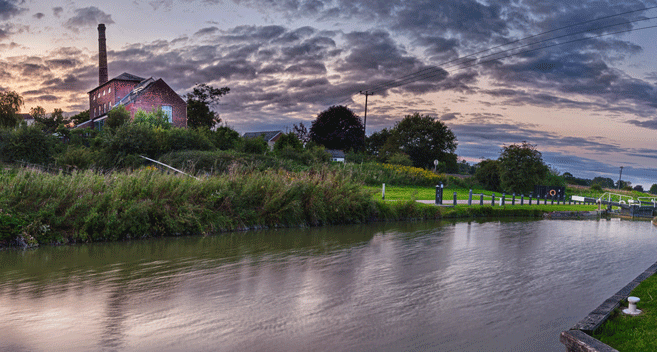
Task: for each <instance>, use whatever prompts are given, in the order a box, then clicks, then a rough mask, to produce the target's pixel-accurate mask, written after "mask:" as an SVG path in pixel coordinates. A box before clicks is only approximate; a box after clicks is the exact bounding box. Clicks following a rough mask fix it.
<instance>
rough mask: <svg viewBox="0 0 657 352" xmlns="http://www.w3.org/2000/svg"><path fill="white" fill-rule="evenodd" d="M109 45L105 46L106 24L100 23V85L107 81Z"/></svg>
mask: <svg viewBox="0 0 657 352" xmlns="http://www.w3.org/2000/svg"><path fill="white" fill-rule="evenodd" d="M107 79H108V78H107V47H106V46H105V25H104V24H102V23H101V24H99V25H98V85H99V86H100V85H103V83H105V82H107Z"/></svg>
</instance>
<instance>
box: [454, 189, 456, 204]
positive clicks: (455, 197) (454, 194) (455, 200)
mask: <svg viewBox="0 0 657 352" xmlns="http://www.w3.org/2000/svg"><path fill="white" fill-rule="evenodd" d="M454 206H456V191H454Z"/></svg>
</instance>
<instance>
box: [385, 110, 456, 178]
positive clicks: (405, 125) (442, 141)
mask: <svg viewBox="0 0 657 352" xmlns="http://www.w3.org/2000/svg"><path fill="white" fill-rule="evenodd" d="M393 133H394V135H395V136H396V137H397V138H398V143H399V149H400V150H401V151H402V152H404V153H406V154H408V156H409V157H410V158H411V160H413V166H415V167H422V168H433V166H434V165H433V161H434V160H438V161H439V163H440V164H439V165H440V166H439V167H441V168H442V170H443V171H456V170H458V166H457V165H456V160H457V156H456V154H455V152H456V145H457V142H456V136H454V133H452V131H451V130H450V129H449V128H448V127H447V126H446V125H445V124H444V123H443V122H441V121H440V120H436V119H435V118H433V117H431V116H426V115H421V114H418V113H415V114H413V115H406V116H405V117H404V118H403V119H402V120H401V121H399V122H397V124H396V125H395V127H394V129H393Z"/></svg>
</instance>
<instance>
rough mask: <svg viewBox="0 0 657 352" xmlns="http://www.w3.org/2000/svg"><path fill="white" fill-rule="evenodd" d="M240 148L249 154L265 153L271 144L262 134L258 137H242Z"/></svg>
mask: <svg viewBox="0 0 657 352" xmlns="http://www.w3.org/2000/svg"><path fill="white" fill-rule="evenodd" d="M239 150H240V151H241V152H243V153H249V154H265V153H266V152H267V151H268V150H269V145H268V144H267V142H265V139H264V138H262V136H260V137H258V138H242V140H241V143H240V147H239Z"/></svg>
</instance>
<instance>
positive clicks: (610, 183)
mask: <svg viewBox="0 0 657 352" xmlns="http://www.w3.org/2000/svg"><path fill="white" fill-rule="evenodd" d="M591 185H600V187H602V188H614V185H615V183H614V180H612V179H611V178H609V177H601V176H597V177H594V178H593V179H592V180H591Z"/></svg>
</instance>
